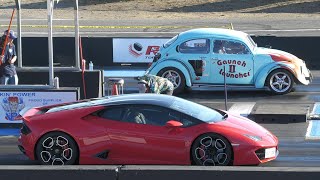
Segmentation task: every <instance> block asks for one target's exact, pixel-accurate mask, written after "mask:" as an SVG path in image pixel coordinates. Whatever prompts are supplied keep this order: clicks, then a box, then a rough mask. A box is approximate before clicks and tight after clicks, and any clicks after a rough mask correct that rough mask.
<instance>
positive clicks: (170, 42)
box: [163, 35, 178, 48]
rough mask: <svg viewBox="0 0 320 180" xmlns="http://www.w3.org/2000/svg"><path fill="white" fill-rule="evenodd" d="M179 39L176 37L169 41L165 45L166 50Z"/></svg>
mask: <svg viewBox="0 0 320 180" xmlns="http://www.w3.org/2000/svg"><path fill="white" fill-rule="evenodd" d="M177 39H178V35H176V36H175V37H173V38H171V39H170V40H169V41H167V42H166V43H164V44H163V47H164V48H167V47H169V46H170V45H171V44H172V43H174V42H175V41H176V40H177Z"/></svg>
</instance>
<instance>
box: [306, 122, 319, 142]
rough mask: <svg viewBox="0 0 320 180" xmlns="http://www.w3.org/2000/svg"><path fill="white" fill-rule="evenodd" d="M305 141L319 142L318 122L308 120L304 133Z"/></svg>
mask: <svg viewBox="0 0 320 180" xmlns="http://www.w3.org/2000/svg"><path fill="white" fill-rule="evenodd" d="M306 139H308V140H320V120H310V121H309V125H308V128H307V132H306Z"/></svg>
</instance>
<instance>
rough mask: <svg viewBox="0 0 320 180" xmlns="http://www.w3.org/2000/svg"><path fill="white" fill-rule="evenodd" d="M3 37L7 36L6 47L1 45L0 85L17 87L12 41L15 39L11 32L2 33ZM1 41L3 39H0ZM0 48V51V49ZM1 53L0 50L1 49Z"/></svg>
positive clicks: (15, 55) (15, 57) (14, 53)
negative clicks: (2, 53)
mask: <svg viewBox="0 0 320 180" xmlns="http://www.w3.org/2000/svg"><path fill="white" fill-rule="evenodd" d="M3 36H4V37H6V36H8V41H7V44H6V45H3V46H2V47H1V48H3V47H4V48H5V50H4V55H3V56H2V57H0V60H2V63H1V68H0V71H1V73H0V74H1V77H0V82H1V84H2V85H7V84H12V85H18V75H17V72H16V67H15V65H14V63H15V62H16V60H17V53H16V47H15V45H14V43H13V40H14V39H16V38H17V37H16V36H15V33H14V31H13V30H10V31H8V30H6V31H5V32H4V35H3ZM2 39H3V38H2ZM1 48H0V49H1ZM1 52H2V49H1Z"/></svg>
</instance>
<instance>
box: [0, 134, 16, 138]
mask: <svg viewBox="0 0 320 180" xmlns="http://www.w3.org/2000/svg"><path fill="white" fill-rule="evenodd" d="M16 137H17V136H12V135H10V136H0V139H8V138H16Z"/></svg>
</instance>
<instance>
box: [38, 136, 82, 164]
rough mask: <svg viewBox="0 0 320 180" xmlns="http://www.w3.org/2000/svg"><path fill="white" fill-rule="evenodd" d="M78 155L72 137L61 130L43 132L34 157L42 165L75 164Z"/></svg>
mask: <svg viewBox="0 0 320 180" xmlns="http://www.w3.org/2000/svg"><path fill="white" fill-rule="evenodd" d="M78 155H79V151H78V147H77V145H76V143H75V141H74V140H73V138H71V137H70V136H69V135H67V134H65V133H62V132H50V133H48V134H45V135H44V136H42V137H41V138H40V140H39V141H38V143H37V146H36V157H37V159H38V161H39V162H40V163H41V164H44V165H71V164H75V163H76V161H77V159H78Z"/></svg>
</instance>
